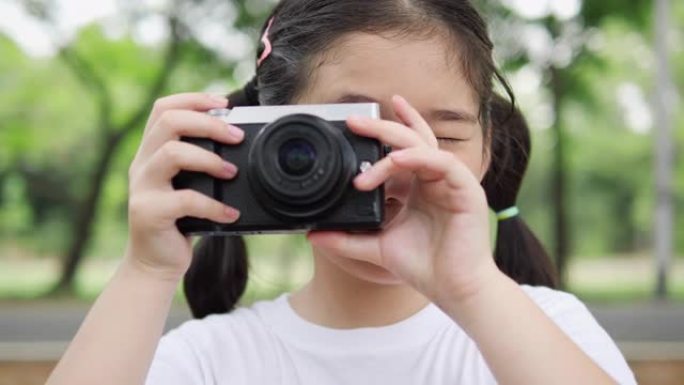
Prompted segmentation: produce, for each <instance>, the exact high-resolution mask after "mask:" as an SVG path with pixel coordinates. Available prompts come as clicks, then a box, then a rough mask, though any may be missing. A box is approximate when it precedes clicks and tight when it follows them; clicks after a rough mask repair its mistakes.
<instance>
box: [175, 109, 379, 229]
mask: <svg viewBox="0 0 684 385" xmlns="http://www.w3.org/2000/svg"><path fill="white" fill-rule="evenodd" d="M379 111H380V107H379V105H378V104H375V103H354V104H324V105H288V106H257V107H235V108H233V109H216V110H211V111H209V112H208V113H209V114H210V115H212V116H215V117H218V118H219V119H221V120H223V121H224V122H226V123H230V124H232V125H235V126H238V127H240V128H241V129H242V130H243V131H244V132H245V138H244V140H243V142H242V143H240V144H238V145H225V144H221V143H217V142H214V141H212V140H210V139H204V138H181V140H183V141H186V142H189V143H192V144H195V145H197V146H200V147H202V148H204V149H206V150H208V151H211V152H214V153H216V154H218V155H219V156H220V157H221V158H223V159H225V160H227V161H229V162H231V163H233V164H235V165H236V166H237V167H238V169H239V172H238V175H237V177H236V178H234V179H233V180H222V179H217V178H214V177H211V176H209V175H207V174H204V173H198V172H190V171H181V172H180V173H179V174H178V175H176V176H175V177H174V179H173V181H172V183H173V187H174V188H175V189H193V190H196V191H199V192H201V193H203V194H205V195H207V196H210V197H212V198H214V199H216V200H218V201H220V202H223V203H225V204H227V205H229V206H232V207H235V208H236V209H238V210H239V211H240V212H241V215H240V218H239V219H238V221H237V222H235V223H232V224H221V223H215V222H212V221H209V220H206V219H199V218H192V217H185V218H181V219H179V220H178V221H177V226H178V228H179V230H180V231H181V232H182V233H183V234H202V235H237V234H262V233H284V232H301V231H307V230H347V231H367V230H375V229H378V228H379V227H380V225H381V223H382V220H383V216H384V190H383V187H382V186H381V187H379V188H377V189H375V190H373V191H368V192H366V191H358V190H357V189H356V188H354V186H353V185H352V180H353V179H354V177H355V176H356V175H358V174H359V173H361V172H363V171H365V170H366V169H367V168H369V167H371V166H372V165H373V164H374V163H375V162H377V161H378V160H380V159H381V158H382V157H383V156H384V155H385V150H384V148H383V146H382V145H381V144H380V142H379V141H377V140H375V139H372V138H366V137H361V136H358V135H356V134H354V133H352V132H351V131H350V130H349V129H348V127H347V125H346V119H347V117H349V116H350V115H352V114H353V115H359V116H365V117H369V118H379V116H380V112H379Z"/></svg>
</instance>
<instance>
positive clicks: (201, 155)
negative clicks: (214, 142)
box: [140, 140, 238, 185]
mask: <svg viewBox="0 0 684 385" xmlns="http://www.w3.org/2000/svg"><path fill="white" fill-rule="evenodd" d="M181 170H185V171H196V172H204V173H207V174H209V175H211V176H214V177H216V178H222V179H231V178H234V177H235V175H237V172H238V169H237V167H236V166H235V165H234V164H232V163H230V162H227V161H225V160H223V159H222V158H221V157H220V156H219V155H217V154H215V153H213V152H211V151H207V150H205V149H203V148H201V147H199V146H196V145H194V144H191V143H185V142H180V141H175V140H174V141H170V142H166V144H164V145H163V146H162V147H161V148H160V149H159V150H158V151H157V152H156V153H155V154H154V155H153V156H152V158H151V159H150V161H149V162H148V163H147V165H146V167H145V168H144V171H143V173H142V175H141V176H140V177H141V178H142V179H143V180H145V181H149V182H151V183H153V184H156V185H167V184H168V183H169V181H170V180H171V178H173V177H174V176H176V175H177V174H178V172H180V171H181Z"/></svg>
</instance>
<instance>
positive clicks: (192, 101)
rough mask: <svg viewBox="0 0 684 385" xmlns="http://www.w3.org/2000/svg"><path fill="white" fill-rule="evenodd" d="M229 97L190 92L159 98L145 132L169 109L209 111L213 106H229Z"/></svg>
mask: <svg viewBox="0 0 684 385" xmlns="http://www.w3.org/2000/svg"><path fill="white" fill-rule="evenodd" d="M227 107H228V99H227V98H226V97H224V96H218V95H212V94H206V93H201V92H188V93H180V94H175V95H169V96H165V97H163V98H159V99H157V100H156V101H155V102H154V106H153V107H152V112H151V113H150V117H149V119H148V121H147V126H146V128H145V132H147V131H148V128H149V127H152V126H153V125H154V124H155V123H156V122H157V119H159V117H160V116H161V115H162V114H163V113H164V112H165V111H168V110H193V111H200V112H202V111H209V110H211V109H212V108H227Z"/></svg>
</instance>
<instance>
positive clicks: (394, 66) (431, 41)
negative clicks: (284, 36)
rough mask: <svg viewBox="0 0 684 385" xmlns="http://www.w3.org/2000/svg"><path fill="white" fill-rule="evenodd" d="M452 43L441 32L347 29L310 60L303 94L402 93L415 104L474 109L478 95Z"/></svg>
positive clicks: (322, 97)
mask: <svg viewBox="0 0 684 385" xmlns="http://www.w3.org/2000/svg"><path fill="white" fill-rule="evenodd" d="M453 44H454V43H453V41H452V39H448V38H445V37H441V36H439V35H435V36H430V37H421V38H411V37H408V36H399V35H396V36H392V35H375V34H365V33H354V34H349V35H347V36H345V37H343V38H342V39H340V40H338V42H337V43H336V44H334V45H333V46H332V47H331V48H330V49H328V50H327V51H326V52H325V53H324V54H323V55H320V57H319V58H317V59H315V60H314V63H313V64H314V65H313V66H312V68H313V71H312V73H311V75H312V76H311V77H310V78H309V79H308V81H307V84H306V86H305V90H304V92H303V93H302V99H310V100H311V101H314V102H333V101H335V100H336V98H339V97H340V96H341V95H343V94H350V93H352V94H360V95H368V96H371V97H373V98H375V99H378V100H389V99H390V98H391V96H392V95H394V94H400V95H403V96H405V97H407V98H408V99H409V100H413V102H414V103H417V104H425V105H431V106H434V105H436V104H437V105H445V106H448V105H454V106H460V107H461V108H464V107H465V108H472V110H473V111H475V110H476V109H477V103H476V101H477V100H478V98H477V97H476V96H475V92H474V90H473V89H472V87H471V86H470V85H469V83H468V81H467V79H466V77H465V76H464V74H463V71H462V69H461V65H460V60H459V58H458V54H457V53H455V52H457V51H458V49H457V47H453ZM450 45H451V46H450Z"/></svg>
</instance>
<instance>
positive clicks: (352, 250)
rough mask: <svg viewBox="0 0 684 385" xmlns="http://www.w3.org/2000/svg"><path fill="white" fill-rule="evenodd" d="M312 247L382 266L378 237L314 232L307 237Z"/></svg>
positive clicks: (336, 232)
mask: <svg viewBox="0 0 684 385" xmlns="http://www.w3.org/2000/svg"><path fill="white" fill-rule="evenodd" d="M306 237H307V239H308V240H309V242H310V243H311V245H312V246H315V247H320V248H324V249H326V250H330V251H332V252H333V253H335V254H337V255H344V256H346V257H350V258H352V259H356V260H359V261H364V262H369V263H373V264H375V265H379V266H382V263H381V262H382V261H381V257H380V256H381V253H380V249H379V247H380V246H379V245H380V243H379V242H378V237H377V235H373V234H360V233H345V232H341V231H312V232H309V233H308V234H307V235H306Z"/></svg>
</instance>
